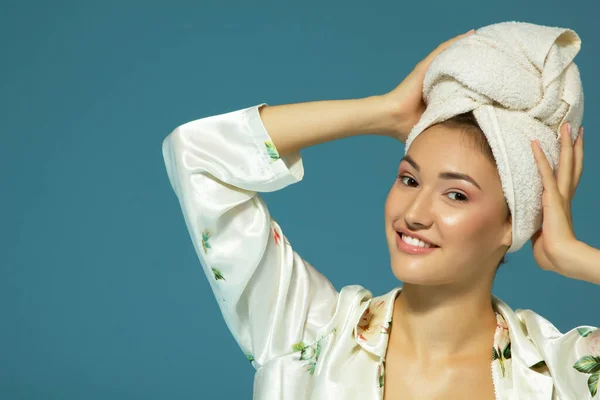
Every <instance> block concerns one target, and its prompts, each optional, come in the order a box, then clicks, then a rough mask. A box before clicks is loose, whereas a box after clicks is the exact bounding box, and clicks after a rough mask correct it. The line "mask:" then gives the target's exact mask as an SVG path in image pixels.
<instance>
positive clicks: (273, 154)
mask: <svg viewBox="0 0 600 400" xmlns="http://www.w3.org/2000/svg"><path fill="white" fill-rule="evenodd" d="M265 146H267V154H269V157H270V158H271V162H273V161H277V160H279V153H278V152H277V149H276V148H275V145H274V144H273V142H270V141H266V142H265Z"/></svg>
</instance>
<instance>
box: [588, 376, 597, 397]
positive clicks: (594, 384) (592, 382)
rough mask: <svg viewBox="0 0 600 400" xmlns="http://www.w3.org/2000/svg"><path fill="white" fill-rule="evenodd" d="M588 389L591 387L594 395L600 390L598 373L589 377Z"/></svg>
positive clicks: (591, 392)
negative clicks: (599, 387)
mask: <svg viewBox="0 0 600 400" xmlns="http://www.w3.org/2000/svg"><path fill="white" fill-rule="evenodd" d="M588 389H590V394H591V395H592V397H594V396H595V395H596V393H597V392H598V374H592V375H590V378H589V379H588Z"/></svg>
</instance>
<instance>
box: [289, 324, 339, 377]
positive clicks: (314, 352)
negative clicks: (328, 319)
mask: <svg viewBox="0 0 600 400" xmlns="http://www.w3.org/2000/svg"><path fill="white" fill-rule="evenodd" d="M336 332H337V328H334V329H333V330H332V331H331V332H330V333H329V334H332V333H333V334H334V333H336ZM327 336H329V335H327ZM325 337H326V336H321V337H320V338H319V339H318V340H317V341H316V342H315V343H313V344H311V345H306V344H305V343H304V342H298V343H296V344H293V345H292V349H293V350H294V352H298V351H299V352H300V361H308V362H307V363H306V364H305V365H304V367H305V368H306V370H307V371H308V373H309V374H310V375H311V376H312V375H313V374H314V373H315V368H316V366H317V361H319V357H320V356H321V341H322V340H323V339H324V338H325Z"/></svg>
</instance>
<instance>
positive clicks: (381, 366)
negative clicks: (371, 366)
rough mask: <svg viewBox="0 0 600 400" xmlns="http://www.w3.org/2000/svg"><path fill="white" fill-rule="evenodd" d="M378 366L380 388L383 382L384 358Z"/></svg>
mask: <svg viewBox="0 0 600 400" xmlns="http://www.w3.org/2000/svg"><path fill="white" fill-rule="evenodd" d="M379 368H380V369H379V387H380V388H382V387H383V385H384V383H385V360H381V364H380V365H379Z"/></svg>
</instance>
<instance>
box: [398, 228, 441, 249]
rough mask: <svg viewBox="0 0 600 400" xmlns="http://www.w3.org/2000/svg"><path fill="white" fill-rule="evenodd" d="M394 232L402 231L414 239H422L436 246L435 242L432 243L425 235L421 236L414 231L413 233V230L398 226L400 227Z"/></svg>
mask: <svg viewBox="0 0 600 400" xmlns="http://www.w3.org/2000/svg"><path fill="white" fill-rule="evenodd" d="M396 232H398V233H404V234H405V235H408V236H410V237H414V238H416V239H419V240H422V241H424V242H425V243H429V244H431V245H432V246H438V245H437V244H435V243H433V242H432V241H431V240H429V239H427V238H426V237H424V236H421V235H418V234H416V233H413V232H411V231H409V230H408V229H404V228H400V229H396ZM407 244H408V243H407ZM438 247H439V246H438Z"/></svg>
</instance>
